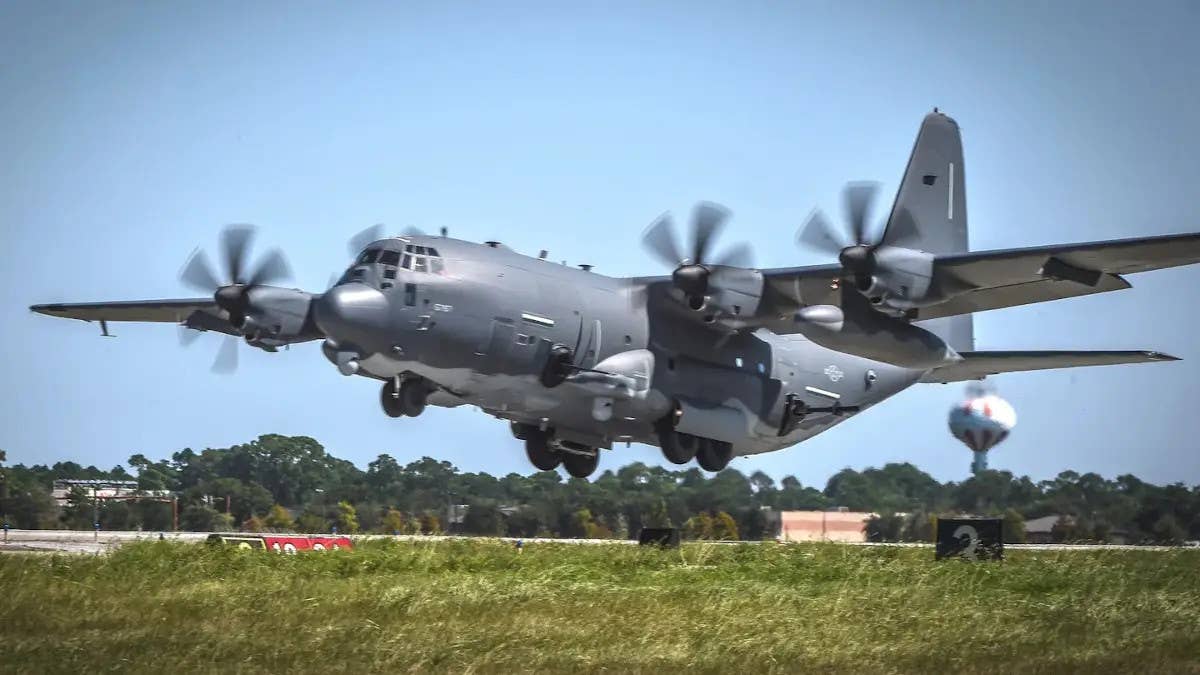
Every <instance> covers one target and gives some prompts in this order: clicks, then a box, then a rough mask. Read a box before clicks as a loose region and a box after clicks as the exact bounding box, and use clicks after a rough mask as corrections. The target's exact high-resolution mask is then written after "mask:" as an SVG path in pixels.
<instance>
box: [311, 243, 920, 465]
mask: <svg viewBox="0 0 1200 675" xmlns="http://www.w3.org/2000/svg"><path fill="white" fill-rule="evenodd" d="M433 254H436V255H433ZM645 281H646V280H645V279H629V278H625V279H621V278H612V277H607V276H604V275H601V274H597V273H595V272H591V271H587V270H583V269H576V268H573V267H568V266H566V265H561V264H556V263H552V262H549V261H546V260H542V259H537V258H531V257H528V256H524V255H521V254H518V253H516V252H514V251H512V250H510V249H508V248H507V247H505V246H503V245H501V244H498V243H494V242H492V243H487V244H476V243H472V242H467V241H461V240H456V239H450V238H446V237H425V236H417V237H396V238H390V239H383V240H380V241H377V242H375V243H373V244H371V245H370V246H368V247H367V249H366V250H365V251H364V252H363V254H362V255H360V257H359V259H358V262H356V264H354V265H352V266H351V268H350V269H349V270H348V271H347V272H346V274H345V275H344V276H343V277H342V279H341V280H340V281H339V283H338V285H337V286H335V287H334V288H333V289H331V290H330V291H329V293H337V294H344V295H346V297H347V298H348V299H349V301H354V300H356V299H357V297H358V296H360V295H361V296H367V295H369V296H370V297H371V298H372V302H375V303H379V302H384V304H386V310H384V311H375V312H371V313H369V314H368V313H364V315H363V316H364V320H363V321H362V323H361V324H360V325H355V324H354V322H353V321H349V322H343V325H342V327H341V330H340V331H338V333H339V334H337V335H336V336H335V337H331V338H330V339H329V340H327V342H326V344H325V347H324V351H325V354H326V356H327V357H329V359H330V360H331V361H334V362H335V363H338V362H340V361H345V360H346V359H347V358H348V356H347V355H348V354H351V353H353V354H354V355H355V357H356V358H355V361H356V363H355V368H354V370H353V372H355V373H356V374H359V375H364V376H368V377H374V378H378V379H383V380H387V379H392V378H404V377H413V376H419V377H422V378H425V379H426V380H428V381H429V382H431V383H433V384H434V385H436V386H437V388H438V390H437V391H435V392H434V393H433V394H431V396H430V397H429V403H431V404H434V405H441V406H447V407H453V406H458V405H463V404H469V405H475V406H478V407H479V408H480V409H482V410H484V411H485V412H487V413H489V414H491V415H493V416H495V417H497V418H502V419H507V420H511V421H514V422H518V423H523V424H529V425H535V426H540V427H542V428H543V429H545V428H553V429H554V430H555V433H556V435H557V436H558V437H559V438H563V439H566V440H570V441H575V442H577V443H581V444H586V445H589V446H591V447H597V448H611V447H612V444H613V442H621V441H627V442H640V443H648V444H651V445H657V444H658V442H657V440H656V435H655V432H654V429H655V427H654V425H655V422H656V421H658V420H660V419H662V418H663V417H664V416H665V415H667V414H668V413H670V412H672V411H673V410H676V409H678V410H679V411H680V414H679V418H678V428H679V430H680V431H682V432H687V433H692V434H695V435H698V436H702V437H707V438H714V439H717V440H722V441H727V442H729V443H731V444H732V445H733V448H734V452H735V454H737V455H748V454H755V453H761V452H769V451H772V450H778V449H780V448H784V447H787V446H790V445H793V444H795V443H798V442H800V441H802V440H804V439H806V438H809V437H811V436H814V435H816V434H818V433H820V432H822V431H825V430H826V429H829V428H831V427H833V426H834V425H836V424H837V423H839V422H841V421H843V420H844V419H846V417H847V416H848V415H849V414H851V413H849V412H841V413H840V414H834V413H812V414H808V415H806V416H804V418H803V420H802V421H800V422H799V423H798V424H793V425H789V428H783V427H784V416H785V414H786V411H787V408H788V405H789V403H791V404H794V402H796V401H803V402H804V404H807V406H809V407H811V408H818V409H819V408H822V407H824V408H828V407H829V406H831V405H832V404H836V405H837V406H844V407H850V408H852V409H857V410H862V409H865V408H867V407H869V406H871V405H873V404H875V403H877V402H879V401H882V400H883V399H885V398H887V397H889V396H891V395H893V394H896V393H897V392H899V391H901V390H903V389H905V388H907V387H908V386H910V385H911V384H913V383H915V382H916V381H917V380H919V379H920V377H921V376H922V375H923V374H924V372H925V371H921V370H911V369H905V368H900V367H897V366H893V365H889V364H886V363H881V362H876V361H871V360H868V359H864V358H860V357H857V356H853V355H849V354H845V353H841V352H837V351H834V350H831V349H827V348H825V347H822V346H819V345H817V344H814V343H812V342H810V341H809V340H808V339H806V338H805V337H803V336H802V335H798V334H796V335H777V334H775V333H773V332H771V331H768V330H766V329H758V330H757V331H754V332H744V331H743V332H726V331H720V330H718V329H716V328H711V327H709V326H706V325H704V323H703V322H702V321H699V320H697V318H696V317H695V316H694V315H689V314H688V312H691V311H692V310H690V309H688V308H687V307H685V306H683V304H682V303H678V302H676V301H675V300H674V299H672V298H669V297H666V298H658V297H652V296H650V294H649V293H648V292H647V290H646V289H647V284H646V283H645ZM368 289H376V290H378V291H380V292H381V293H382V298H383V299H386V300H382V299H381V298H380V297H379V296H380V294H379V293H375V292H372V291H369V290H368ZM652 303H666V304H669V305H671V307H670V311H653V312H650V311H647V305H648V304H652ZM377 309H379V308H377ZM379 317H386V319H381V318H379ZM650 317H656V318H654V319H651V318H650ZM347 323H348V324H349V325H348V326H347V325H346V324H347ZM556 345H558V346H565V347H566V348H568V349H569V350H570V353H571V355H572V361H573V366H574V367H576V368H577V370H578V376H576V377H571V378H568V379H567V380H566V381H565V382H563V383H562V384H561V385H559V386H554V387H547V386H546V385H545V384H544V383H543V381H542V380H541V379H540V375H541V374H542V373H543V370H544V368H545V366H546V361H547V358H548V355H549V353H550V350H551V349H552V348H553V347H554V346H556ZM630 364H634V365H630ZM639 368H641V369H643V370H644V371H645V372H626V371H629V370H632V371H637V370H638V369H639ZM590 371H599V373H598V374H595V375H591V374H589V373H590ZM343 372H348V371H343ZM622 375H629V376H630V378H631V379H628V380H626V379H622V381H632V380H634V379H636V380H638V381H639V382H640V388H639V387H630V388H622V387H619V386H615V385H614V383H613V382H612V380H613V378H621V376H622ZM589 378H591V379H589ZM597 378H598V379H597ZM639 389H640V390H639ZM635 390H636V391H635ZM789 395H790V398H789Z"/></svg>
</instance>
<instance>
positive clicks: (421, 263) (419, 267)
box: [413, 256, 426, 272]
mask: <svg viewBox="0 0 1200 675" xmlns="http://www.w3.org/2000/svg"><path fill="white" fill-rule="evenodd" d="M413 271H414V272H424V271H426V268H425V256H417V257H416V258H414V259H413Z"/></svg>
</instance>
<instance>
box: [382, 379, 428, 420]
mask: <svg viewBox="0 0 1200 675" xmlns="http://www.w3.org/2000/svg"><path fill="white" fill-rule="evenodd" d="M399 379H400V378H392V379H390V380H388V381H387V382H386V383H384V385H383V389H382V390H381V391H380V392H379V403H380V404H381V405H382V406H383V412H384V413H385V414H387V416H388V417H416V416H417V415H420V414H421V413H423V412H425V405H426V401H427V400H428V398H429V391H430V389H429V385H428V383H427V382H425V380H423V379H421V378H419V377H409V378H404V379H403V380H401V381H400V387H399V389H397V388H396V382H397V380H399Z"/></svg>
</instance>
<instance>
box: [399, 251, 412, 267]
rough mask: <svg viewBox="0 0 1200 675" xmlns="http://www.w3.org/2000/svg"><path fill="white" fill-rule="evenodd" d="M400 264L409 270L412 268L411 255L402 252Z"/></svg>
mask: <svg viewBox="0 0 1200 675" xmlns="http://www.w3.org/2000/svg"><path fill="white" fill-rule="evenodd" d="M400 266H401V267H403V268H404V269H406V270H411V269H412V256H411V255H409V254H407V253H405V254H404V262H402V263H400Z"/></svg>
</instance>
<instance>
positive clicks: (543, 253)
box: [538, 249, 550, 260]
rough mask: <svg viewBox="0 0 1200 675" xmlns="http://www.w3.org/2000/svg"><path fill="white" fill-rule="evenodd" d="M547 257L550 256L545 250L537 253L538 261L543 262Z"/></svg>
mask: <svg viewBox="0 0 1200 675" xmlns="http://www.w3.org/2000/svg"><path fill="white" fill-rule="evenodd" d="M548 255H550V252H549V251H547V250H546V249H542V250H541V251H539V252H538V260H545V259H546V256H548Z"/></svg>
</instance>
